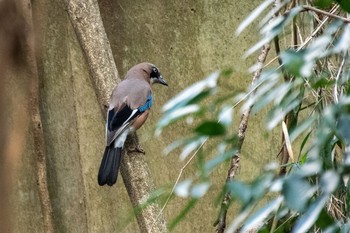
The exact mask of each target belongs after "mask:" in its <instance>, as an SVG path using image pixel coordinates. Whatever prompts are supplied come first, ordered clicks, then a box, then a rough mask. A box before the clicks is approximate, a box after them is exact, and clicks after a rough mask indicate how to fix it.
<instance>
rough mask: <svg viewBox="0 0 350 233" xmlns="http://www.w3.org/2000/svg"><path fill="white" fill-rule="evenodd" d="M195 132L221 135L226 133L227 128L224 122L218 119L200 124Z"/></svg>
mask: <svg viewBox="0 0 350 233" xmlns="http://www.w3.org/2000/svg"><path fill="white" fill-rule="evenodd" d="M195 132H196V133H198V134H200V135H206V136H219V135H224V134H225V133H226V128H225V126H224V125H223V124H221V123H219V122H216V121H206V122H203V123H202V124H200V125H199V126H198V127H197V128H196V129H195Z"/></svg>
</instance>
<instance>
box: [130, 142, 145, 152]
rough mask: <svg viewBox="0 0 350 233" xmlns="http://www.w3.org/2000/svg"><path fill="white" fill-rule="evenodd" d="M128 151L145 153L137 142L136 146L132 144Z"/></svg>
mask: <svg viewBox="0 0 350 233" xmlns="http://www.w3.org/2000/svg"><path fill="white" fill-rule="evenodd" d="M128 152H139V153H142V154H145V153H146V152H145V150H144V149H143V148H142V147H141V145H140V144H137V145H136V146H132V147H130V148H129V149H128Z"/></svg>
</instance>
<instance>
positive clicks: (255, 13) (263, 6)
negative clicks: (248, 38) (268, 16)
mask: <svg viewBox="0 0 350 233" xmlns="http://www.w3.org/2000/svg"><path fill="white" fill-rule="evenodd" d="M273 2H274V0H266V1H264V2H263V3H262V4H260V5H259V6H258V7H257V8H255V9H254V10H253V11H252V12H251V13H250V15H249V16H248V17H247V18H246V19H245V20H244V21H243V22H242V23H241V24H240V25H239V26H238V28H237V30H236V35H239V34H240V33H241V32H242V31H243V30H244V29H245V28H246V27H248V26H249V24H251V23H252V22H253V21H254V20H255V19H256V18H257V17H258V16H259V15H260V14H261V13H262V12H263V11H264V10H265V9H266V8H267V7H268V6H269V5H271V4H272V3H273Z"/></svg>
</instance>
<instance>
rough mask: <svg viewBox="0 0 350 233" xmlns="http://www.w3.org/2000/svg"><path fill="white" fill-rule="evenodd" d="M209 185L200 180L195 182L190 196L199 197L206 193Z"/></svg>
mask: <svg viewBox="0 0 350 233" xmlns="http://www.w3.org/2000/svg"><path fill="white" fill-rule="evenodd" d="M209 187H210V184H209V182H202V183H199V184H196V185H194V186H193V187H192V189H191V196H192V197H193V198H201V197H203V196H204V194H206V193H207V191H208V189H209Z"/></svg>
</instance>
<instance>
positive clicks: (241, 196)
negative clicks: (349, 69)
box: [227, 180, 252, 205]
mask: <svg viewBox="0 0 350 233" xmlns="http://www.w3.org/2000/svg"><path fill="white" fill-rule="evenodd" d="M227 187H228V190H229V191H230V193H231V196H232V197H234V198H236V199H238V200H240V201H241V202H242V203H243V204H244V205H246V204H248V202H249V201H250V200H251V196H252V190H251V189H250V187H249V186H247V185H246V184H244V183H242V182H240V181H235V180H234V181H230V182H229V183H228V185H227Z"/></svg>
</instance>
